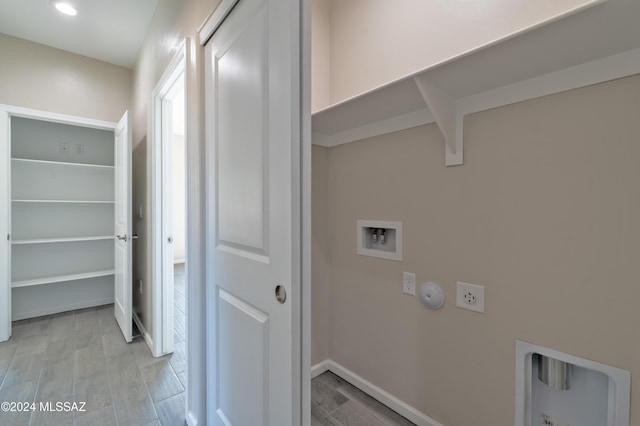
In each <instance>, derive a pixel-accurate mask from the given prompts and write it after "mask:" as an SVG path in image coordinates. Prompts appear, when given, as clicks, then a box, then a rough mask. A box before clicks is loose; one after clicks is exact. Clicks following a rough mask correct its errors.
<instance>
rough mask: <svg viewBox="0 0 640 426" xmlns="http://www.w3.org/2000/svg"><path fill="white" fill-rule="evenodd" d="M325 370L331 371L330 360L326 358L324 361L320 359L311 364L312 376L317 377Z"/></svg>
mask: <svg viewBox="0 0 640 426" xmlns="http://www.w3.org/2000/svg"><path fill="white" fill-rule="evenodd" d="M325 371H329V360H328V359H325V360H324V361H320V362H319V363H317V364H315V365H313V366H311V373H310V377H311V378H312V379H315V378H316V377H318V376H319V375H321V374H322V373H324V372H325Z"/></svg>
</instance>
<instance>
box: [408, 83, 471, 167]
mask: <svg viewBox="0 0 640 426" xmlns="http://www.w3.org/2000/svg"><path fill="white" fill-rule="evenodd" d="M413 81H414V82H415V83H416V86H418V90H419V91H420V94H421V95H422V98H423V99H424V101H425V103H426V104H427V106H428V107H429V110H431V113H432V114H433V116H434V118H435V119H436V123H437V124H438V127H439V128H440V132H441V133H442V136H444V140H445V165H446V166H457V165H460V164H462V146H463V144H462V117H463V115H462V114H459V113H458V108H457V107H456V100H455V99H454V98H453V97H451V96H450V95H449V94H447V93H445V92H444V91H442V90H441V89H440V88H438V87H436V86H434V85H433V84H431V83H429V82H427V81H425V80H424V79H422V78H420V77H414V78H413Z"/></svg>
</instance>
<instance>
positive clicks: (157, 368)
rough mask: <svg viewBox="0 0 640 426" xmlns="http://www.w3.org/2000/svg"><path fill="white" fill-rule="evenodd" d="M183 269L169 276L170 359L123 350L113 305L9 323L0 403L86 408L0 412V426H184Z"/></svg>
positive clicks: (1, 347)
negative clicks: (77, 404) (172, 321)
mask: <svg viewBox="0 0 640 426" xmlns="http://www.w3.org/2000/svg"><path fill="white" fill-rule="evenodd" d="M184 296H185V291H184V267H181V266H180V265H178V266H177V267H176V271H175V306H176V309H175V329H176V334H175V352H174V353H173V354H171V355H167V356H164V357H161V358H153V356H151V351H150V350H149V347H148V346H147V344H146V342H145V341H144V340H143V339H142V337H138V338H136V339H134V341H133V342H132V343H131V344H127V343H125V341H124V339H123V338H122V334H121V332H120V329H119V328H118V325H117V324H116V322H115V319H114V316H113V305H107V306H100V307H97V308H89V309H82V310H78V311H72V312H65V313H61V314H56V315H50V316H46V317H39V318H32V319H30V320H23V321H16V322H14V323H13V333H12V337H11V339H10V340H9V341H8V342H3V343H0V402H5V401H7V402H11V401H13V402H25V401H28V402H35V403H36V404H37V405H38V406H39V403H40V402H47V401H48V402H52V403H55V402H70V403H73V402H74V401H75V402H80V401H82V402H86V406H85V409H86V412H75V413H73V412H55V413H54V412H46V411H38V410H36V411H33V412H20V413H16V412H3V411H1V410H0V425H2V426H9V425H11V426H13V425H15V426H40V425H60V426H68V425H78V426H80V425H100V426H108V425H120V426H129V425H154V426H157V425H164V426H178V425H183V424H184V418H183V417H184V389H185V383H186V382H185V380H186V365H185V361H186V359H185V351H186V346H185V341H184V336H185V315H184V306H185V297H184Z"/></svg>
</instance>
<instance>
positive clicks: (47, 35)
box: [0, 0, 158, 68]
mask: <svg viewBox="0 0 640 426" xmlns="http://www.w3.org/2000/svg"><path fill="white" fill-rule="evenodd" d="M67 2H68V3H70V4H72V5H73V6H74V7H75V8H76V9H77V10H78V15H77V16H74V17H71V16H66V15H63V14H61V13H60V12H58V11H57V10H56V9H55V7H53V5H52V4H50V1H49V0H2V1H0V33H4V34H8V35H11V36H14V37H19V38H23V39H26V40H30V41H33V42H36V43H40V44H45V45H47V46H51V47H55V48H58V49H62V50H66V51H69V52H73V53H77V54H79V55H84V56H88V57H91V58H95V59H99V60H101V61H105V62H109V63H112V64H116V65H121V66H123V67H127V68H133V67H134V65H135V62H136V59H137V57H138V52H139V50H140V46H142V42H143V40H144V36H145V34H146V31H147V27H148V25H149V22H150V20H151V17H152V16H153V12H154V10H155V8H156V4H157V2H158V1H157V0H68V1H67Z"/></svg>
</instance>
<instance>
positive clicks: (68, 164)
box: [11, 157, 114, 170]
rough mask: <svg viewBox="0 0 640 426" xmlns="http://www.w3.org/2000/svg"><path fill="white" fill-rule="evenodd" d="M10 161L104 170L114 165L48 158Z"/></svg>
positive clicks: (13, 159)
mask: <svg viewBox="0 0 640 426" xmlns="http://www.w3.org/2000/svg"><path fill="white" fill-rule="evenodd" d="M11 161H14V162H19V163H25V164H34V165H35V164H41V165H52V166H62V167H86V168H93V169H105V170H113V169H114V166H105V165H102V164H90V163H69V162H64V161H49V160H32V159H29V158H15V157H14V158H12V159H11Z"/></svg>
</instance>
